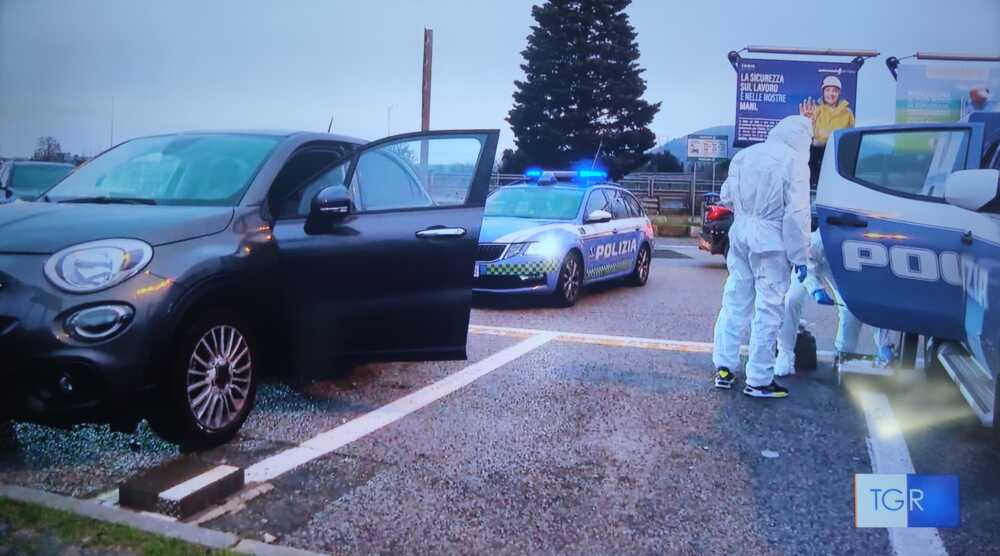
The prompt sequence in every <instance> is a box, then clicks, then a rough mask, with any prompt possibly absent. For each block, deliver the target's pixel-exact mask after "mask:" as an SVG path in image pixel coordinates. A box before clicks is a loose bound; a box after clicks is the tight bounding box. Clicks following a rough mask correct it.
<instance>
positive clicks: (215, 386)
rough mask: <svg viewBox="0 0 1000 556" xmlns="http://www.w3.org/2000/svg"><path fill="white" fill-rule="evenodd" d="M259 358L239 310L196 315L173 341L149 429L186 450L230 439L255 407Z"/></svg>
mask: <svg viewBox="0 0 1000 556" xmlns="http://www.w3.org/2000/svg"><path fill="white" fill-rule="evenodd" d="M258 361H259V358H258V349H257V342H256V338H255V337H254V336H253V334H252V330H251V328H250V326H248V325H247V323H246V322H245V321H243V320H242V319H241V318H240V317H239V316H238V315H237V314H235V313H234V312H231V311H227V310H214V311H210V312H208V313H206V314H205V315H203V316H201V317H199V318H197V319H195V320H194V321H192V322H191V323H190V324H188V325H187V326H185V327H184V329H183V330H182V331H181V332H180V334H179V335H178V338H177V341H176V343H175V344H174V355H173V358H172V360H171V361H170V362H169V365H170V366H169V368H168V369H167V376H166V378H165V380H164V385H163V391H162V393H163V395H162V398H161V399H162V403H161V404H160V407H159V408H157V410H155V411H154V412H153V414H152V415H150V417H149V424H150V427H151V428H152V429H153V431H154V432H155V433H156V434H158V435H159V436H161V437H162V438H163V439H165V440H167V441H169V442H172V443H174V444H177V445H179V446H180V447H181V448H182V449H183V450H185V451H197V450H205V449H208V448H213V447H215V446H218V445H220V444H224V443H226V442H228V441H229V440H231V439H232V438H233V437H234V436H235V435H236V432H237V431H239V430H240V427H242V426H243V422H244V421H246V419H247V416H248V415H249V414H250V411H251V410H252V409H253V405H254V400H255V399H256V395H257V375H258V374H259V373H258V369H257V362H258Z"/></svg>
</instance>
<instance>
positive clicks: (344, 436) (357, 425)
mask: <svg viewBox="0 0 1000 556" xmlns="http://www.w3.org/2000/svg"><path fill="white" fill-rule="evenodd" d="M553 338H555V334H552V333H540V334H536V335H533V336H531V337H529V338H528V339H526V340H524V341H523V342H520V343H517V344H515V345H513V346H511V347H509V348H506V349H504V350H501V351H499V352H497V353H494V354H493V355H491V356H489V357H487V358H486V359H483V360H482V361H479V362H478V363H473V364H472V365H469V366H468V367H466V368H464V369H462V370H461V371H458V372H457V373H455V374H452V375H449V376H447V377H445V378H443V379H441V380H439V381H437V382H435V383H434V384H431V385H429V386H425V387H423V388H421V389H420V390H417V391H416V392H413V393H411V394H408V395H406V396H403V397H402V398H400V399H398V400H396V401H394V402H392V403H389V404H387V405H384V406H382V407H380V408H379V409H376V410H375V411H372V412H370V413H366V414H364V415H362V416H361V417H358V418H356V419H354V420H352V421H348V422H347V423H345V424H343V425H341V426H339V427H337V428H334V429H331V430H329V431H327V432H324V433H322V434H319V435H317V436H315V437H313V438H311V439H309V440H307V441H305V442H303V443H302V444H300V445H299V446H296V447H295V448H290V449H288V450H285V451H283V452H280V453H278V454H275V455H273V456H271V457H269V458H267V459H264V460H263V461H260V462H257V463H255V464H253V465H251V466H250V467H248V468H247V470H246V481H247V483H258V482H264V481H270V480H272V479H274V478H275V477H277V476H279V475H282V474H284V473H287V472H288V471H291V470H292V469H295V468H296V467H299V466H300V465H303V464H306V463H309V462H310V461H313V460H315V459H317V458H320V457H323V456H325V455H327V454H329V453H330V452H333V451H334V450H337V449H339V448H341V447H343V446H345V445H347V444H350V443H351V442H354V441H355V440H358V439H359V438H363V437H365V436H367V435H369V434H371V433H373V432H375V431H377V430H379V429H381V428H382V427H384V426H386V425H388V424H390V423H393V422H395V421H398V420H399V419H402V418H403V417H406V416H407V415H409V414H411V413H413V412H414V411H417V410H418V409H421V408H423V407H426V406H428V405H430V404H431V403H433V402H435V401H437V400H440V399H441V398H443V397H445V396H447V395H448V394H451V393H452V392H455V391H456V390H459V389H461V388H462V387H464V386H468V385H469V384H471V383H472V382H474V381H475V380H477V379H479V378H482V377H483V376H486V375H487V374H489V373H491V372H493V371H495V370H496V369H498V368H500V367H502V366H504V365H506V364H507V363H510V362H511V361H513V360H515V359H517V358H518V357H521V356H522V355H524V354H526V353H528V352H530V351H532V350H534V349H537V348H539V347H541V346H542V345H544V344H546V343H548V342H549V341H551V340H552V339H553Z"/></svg>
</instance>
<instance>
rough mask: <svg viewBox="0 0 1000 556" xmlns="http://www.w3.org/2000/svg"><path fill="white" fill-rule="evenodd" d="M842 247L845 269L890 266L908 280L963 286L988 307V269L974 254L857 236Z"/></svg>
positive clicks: (966, 292) (895, 272)
mask: <svg viewBox="0 0 1000 556" xmlns="http://www.w3.org/2000/svg"><path fill="white" fill-rule="evenodd" d="M842 250H843V253H844V268H845V269H846V270H850V271H852V272H861V271H863V270H864V269H865V267H872V268H885V267H889V269H890V270H891V271H892V273H893V274H895V275H896V276H898V277H899V278H904V279H907V280H921V281H924V282H938V281H941V280H943V281H944V282H945V283H947V284H951V285H952V286H958V287H961V288H962V289H963V290H964V291H965V294H966V295H967V296H968V297H970V298H971V299H973V300H975V301H976V302H977V303H979V305H981V306H982V307H983V308H984V309H986V308H988V305H989V300H988V297H989V296H988V295H987V286H988V284H989V270H987V269H986V268H984V267H982V266H980V265H979V264H977V263H976V261H975V259H973V258H972V257H968V256H965V257H962V256H959V254H958V253H955V252H953V251H942V252H941V253H937V252H935V251H932V250H930V249H926V248H923V247H912V246H908V245H893V246H892V247H886V246H885V245H882V244H881V243H875V242H871V241H856V240H848V241H845V242H844V243H843V245H842Z"/></svg>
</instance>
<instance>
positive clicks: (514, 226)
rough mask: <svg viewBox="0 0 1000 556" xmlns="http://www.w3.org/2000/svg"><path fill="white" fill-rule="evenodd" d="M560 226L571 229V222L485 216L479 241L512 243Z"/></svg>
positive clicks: (560, 227)
mask: <svg viewBox="0 0 1000 556" xmlns="http://www.w3.org/2000/svg"><path fill="white" fill-rule="evenodd" d="M562 228H567V229H573V223H572V222H570V221H567V220H532V219H530V218H509V217H502V216H487V217H486V218H483V228H482V230H481V231H480V232H479V242H480V243H513V242H518V241H527V240H529V239H531V238H532V237H533V236H535V235H537V234H538V233H541V232H544V231H547V230H552V229H562Z"/></svg>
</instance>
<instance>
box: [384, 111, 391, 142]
mask: <svg viewBox="0 0 1000 556" xmlns="http://www.w3.org/2000/svg"><path fill="white" fill-rule="evenodd" d="M385 134H386V136H387V137H388V136H389V135H392V105H391V104H390V105H389V106H386V107H385Z"/></svg>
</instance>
